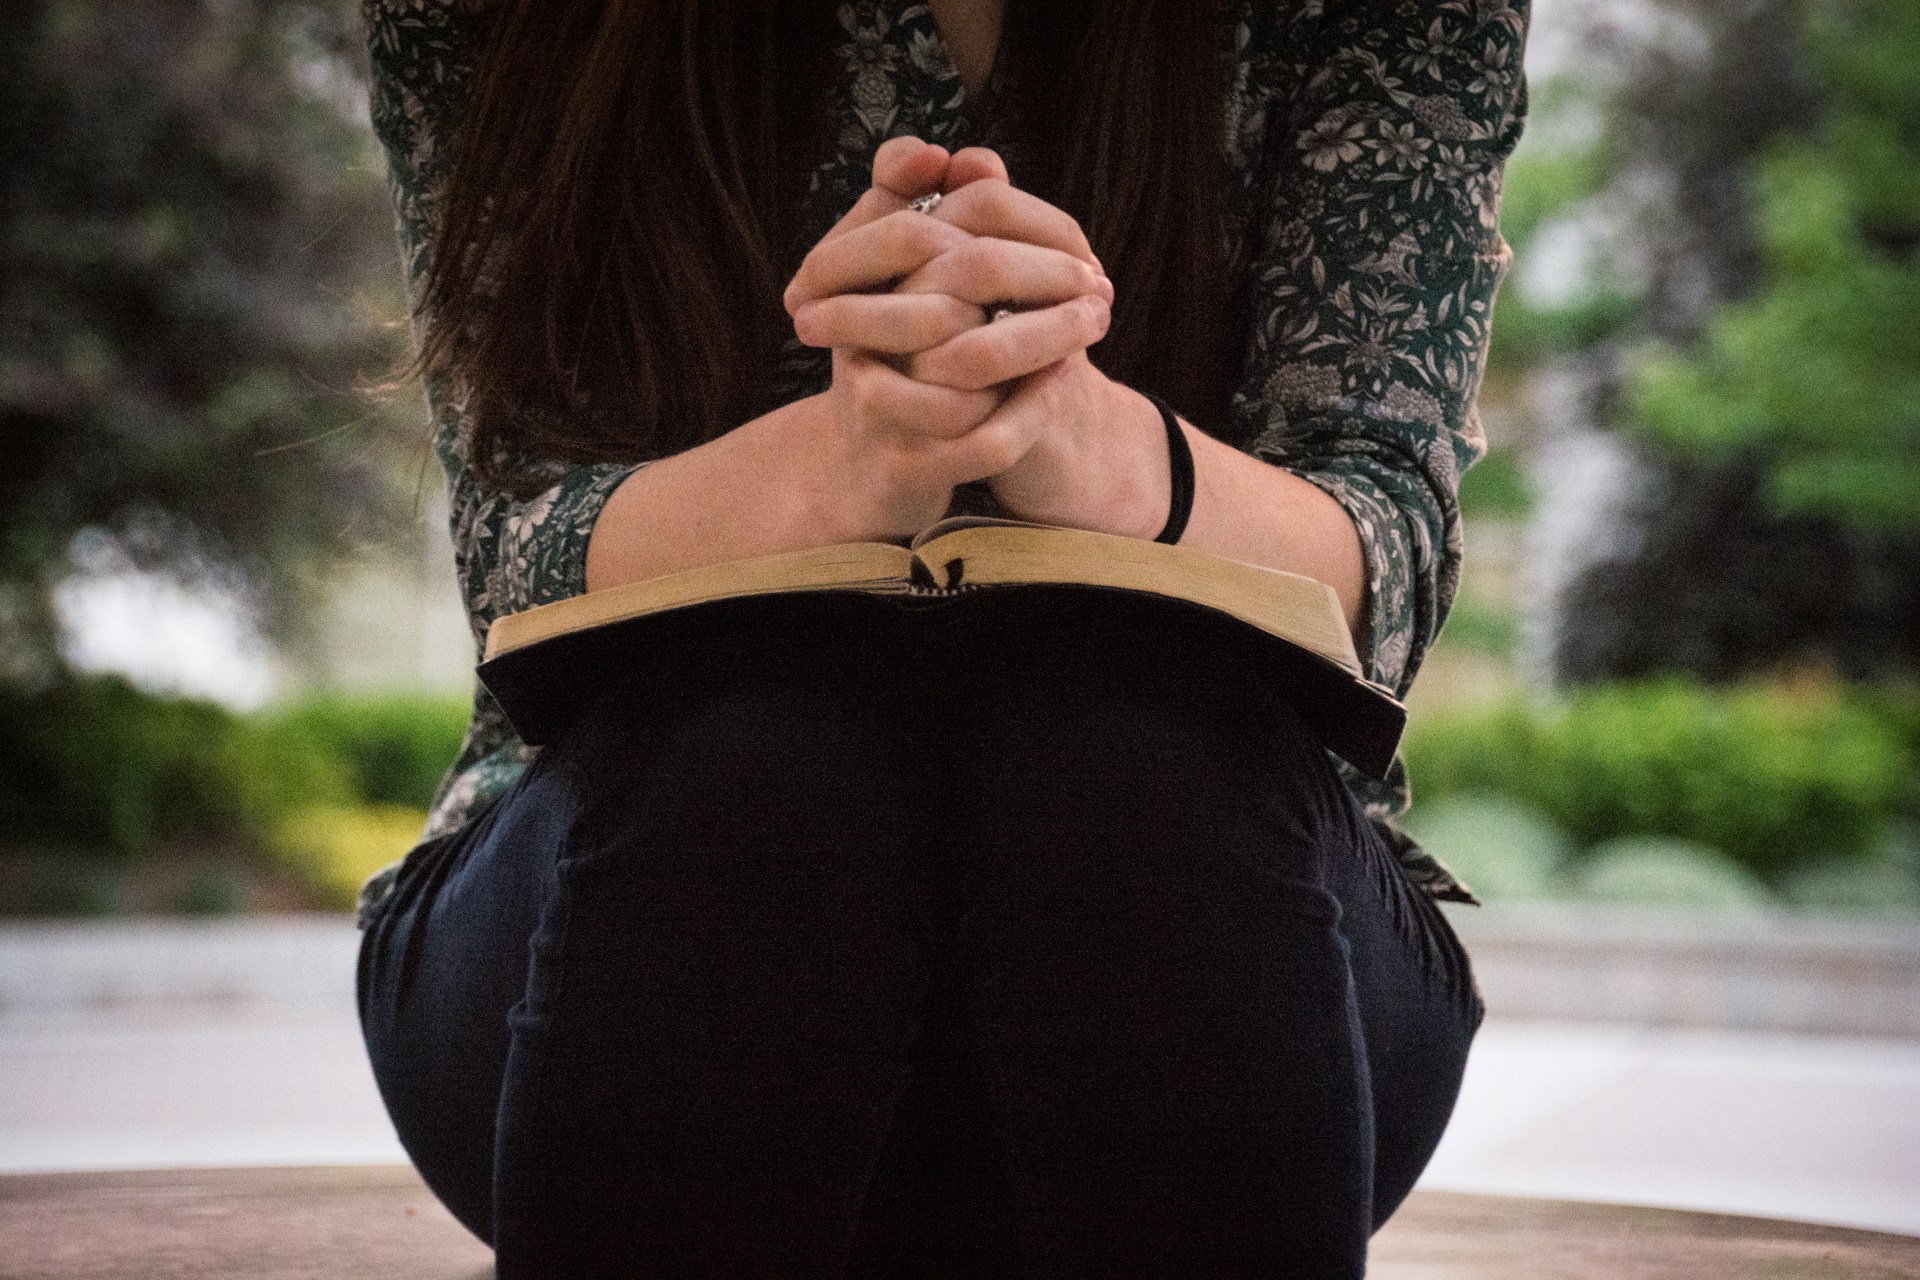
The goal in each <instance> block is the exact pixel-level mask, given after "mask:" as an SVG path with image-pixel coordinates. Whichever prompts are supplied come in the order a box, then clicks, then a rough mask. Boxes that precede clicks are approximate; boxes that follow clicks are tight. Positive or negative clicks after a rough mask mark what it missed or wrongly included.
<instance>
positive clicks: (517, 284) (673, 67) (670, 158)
mask: <svg viewBox="0 0 1920 1280" xmlns="http://www.w3.org/2000/svg"><path fill="white" fill-rule="evenodd" d="M835 8H836V5H835V3H834V0H567V2H565V3H559V4H555V3H553V2H552V0H490V3H488V4H487V5H486V12H487V26H488V30H487V37H486V43H485V46H484V50H483V52H482V54H481V57H480V61H479V63H478V65H477V66H476V68H475V70H474V77H473V82H472V86H471V95H472V96H471V98H470V100H469V103H468V108H467V112H466V118H465V123H464V124H463V125H462V127H461V131H460V136H459V137H458V138H457V139H456V140H455V142H454V149H453V152H452V165H451V172H450V175H449V178H448V181H447V184H446V187H445V190H444V191H443V192H442V193H441V203H440V215H439V216H440V223H439V227H438V239H437V246H438V247H437V252H436V255H435V258H434V261H433V263H432V265H431V269H430V271H429V274H428V277H427V281H426V288H425V290H424V293H423V297H422V301H421V306H422V309H423V311H424V312H425V313H426V314H428V315H430V316H431V317H432V320H433V323H432V324H431V325H430V326H429V328H428V331H427V337H426V342H425V344H424V346H423V349H422V352H421V356H420V366H421V368H422V369H423V370H425V371H426V372H428V373H429V374H433V375H446V376H449V377H450V378H451V380H452V382H453V383H454V384H455V385H457V387H458V389H459V394H461V395H462V396H464V398H465V401H466V407H467V411H468V416H469V421H470V422H471V423H472V426H473V431H474V437H473V441H472V461H473V465H474V467H475V469H476V470H477V471H478V473H479V474H480V475H481V476H482V478H483V479H485V480H487V481H489V482H490V483H493V484H496V485H500V486H502V487H506V488H509V489H512V488H518V487H521V486H522V485H524V484H525V483H526V482H525V481H524V480H523V479H521V477H520V476H519V474H518V470H517V467H516V464H517V462H519V461H520V460H533V459H560V460H563V461H569V462H598V461H635V460H640V459H644V458H650V457H659V456H664V455H666V454H670V453H673V452H677V451H679V450H681V449H685V448H689V447H691V446H693V445H697V444H701V443H703V442H705V441H707V440H711V439H713V438H714V437H716V436H719V435H721V434H723V433H724V432H726V431H728V430H731V429H732V428H733V427H735V426H737V425H739V424H740V423H742V422H744V421H746V420H748V419H749V418H751V417H754V416H756V415H757V414H759V413H762V412H765V411H766V410H768V409H770V408H772V407H774V406H773V404H772V403H771V400H770V395H771V388H770V375H771V372H772V368H773V363H774V361H773V356H774V354H775V352H776V351H777V350H778V347H779V344H780V342H781V341H782V339H783V338H784V337H785V336H786V334H787V333H788V332H789V327H788V325H789V322H788V320H787V316H786V313H785V311H784V310H783V309H782V307H781V305H780V294H781V291H782V290H783V289H784V287H785V285H786V281H787V280H788V279H789V278H790V277H791V275H792V272H793V271H794V270H795V269H796V268H797V266H798V264H799V260H800V258H801V257H802V256H804V255H805V253H806V251H807V250H808V249H809V248H810V247H811V245H810V244H808V243H805V240H806V238H807V237H806V236H805V235H804V234H803V232H804V230H805V229H804V228H803V227H802V226H801V225H800V219H799V218H798V217H797V214H798V211H799V209H800V207H801V205H802V202H803V198H804V195H805V192H806V189H807V182H808V179H809V176H810V174H811V172H812V170H813V168H814V166H815V165H817V164H818V163H819V162H820V160H821V159H822V158H823V157H824V152H825V146H824V144H825V142H826V140H827V139H828V138H829V137H830V134H829V132H828V131H829V130H830V129H831V128H832V127H833V122H832V121H831V119H830V118H829V104H830V101H831V95H830V92H829V90H830V87H831V84H832V80H833V76H834V74H835V71H836V68H835V66H834V49H833V45H834V42H835V41H836V40H838V39H840V38H841V32H840V29H839V26H838V24H837V23H836V21H835V12H834V11H835ZM1000 47H1001V50H1002V53H1001V55H1000V56H1002V57H1006V58H1008V59H1009V64H1008V67H1007V68H1006V71H1005V83H1006V84H1007V85H1008V89H1007V101H1008V102H1009V103H1011V104H1014V107H1015V110H1014V112H1013V114H1010V115H1009V116H1007V117H1006V119H1005V121H1004V132H1003V134H1002V135H1001V136H1002V137H1003V138H1004V141H1005V145H1006V147H1007V153H1008V157H1009V164H1010V167H1011V169H1012V177H1013V180H1014V182H1015V183H1016V184H1017V185H1020V186H1022V187H1025V188H1027V189H1029V190H1031V191H1033V192H1035V193H1036V194H1038V195H1040V196H1041V197H1042V198H1044V199H1048V200H1050V201H1051V202H1053V203H1055V204H1057V205H1059V206H1060V207H1061V208H1063V209H1065V210H1066V211H1067V212H1068V213H1070V214H1072V215H1073V216H1074V217H1075V218H1077V219H1078V220H1079V221H1080V223H1081V225H1082V227H1083V228H1084V229H1085V230H1086V232H1087V235H1088V238H1089V240H1090V241H1091V242H1092V244H1093V248H1094V252H1095V253H1096V254H1097V255H1099V257H1100V259H1101V261H1102V262H1104V263H1106V264H1107V269H1108V271H1109V273H1111V274H1112V275H1113V276H1114V278H1115V283H1116V285H1118V286H1119V291H1118V297H1117V298H1116V303H1115V314H1114V317H1113V323H1112V326H1111V329H1110V332H1109V336H1108V337H1107V339H1106V340H1105V341H1104V342H1102V343H1101V344H1100V345H1099V346H1098V347H1096V348H1095V349H1094V351H1093V352H1092V356H1093V358H1094V360H1095V362H1096V363H1097V364H1098V365H1099V366H1100V367H1101V368H1102V369H1103V370H1104V371H1105V372H1106V373H1107V374H1109V375H1110V376H1112V377H1115V378H1117V379H1119V380H1121V381H1123V382H1126V383H1128V384H1130V385H1132V386H1136V387H1140V388H1142V389H1146V390H1153V391H1157V392H1159V393H1160V394H1162V395H1164V396H1165V397H1167V399H1168V400H1170V401H1171V402H1172V403H1173V404H1174V405H1175V406H1176V407H1178V408H1179V409H1180V410H1181V411H1182V412H1183V413H1185V414H1187V416H1189V417H1190V418H1192V419H1193V420H1195V421H1196V422H1201V423H1205V422H1217V421H1219V420H1220V415H1221V413H1222V412H1223V410H1224V405H1225V392H1226V378H1227V370H1228V363H1227V351H1226V348H1227V345H1228V344H1227V335H1228V333H1229V332H1230V330H1231V324H1230V319H1229V316H1228V314H1227V313H1228V312H1229V311H1230V310H1231V309H1230V308H1229V307H1227V306H1225V305H1223V304H1224V303H1225V301H1226V299H1225V298H1224V294H1223V290H1224V289H1225V283H1224V272H1223V270H1222V264H1221V262H1220V260H1219V259H1220V248H1221V243H1222V239H1221V211H1222V205H1223V200H1222V195H1221V191H1220V159H1219V157H1220V152H1219V147H1220V130H1221V128H1222V119H1223V117H1222V112H1221V106H1222V96H1221V95H1222V94H1223V93H1224V89H1225V83H1226V82H1225V78H1224V68H1225V50H1226V45H1225V42H1224V41H1223V39H1222V33H1221V27H1220V23H1219V21H1218V17H1217V13H1216V11H1215V9H1214V7H1213V6H1212V5H1209V4H1205V3H1195V2H1194V0H1009V3H1008V5H1007V12H1006V15H1005V17H1004V18H1003V37H1002V41H1001V46H1000ZM996 74H997V75H998V74H999V72H998V70H997V71H996ZM1015 157H1018V159H1017V161H1016V159H1015ZM1176 337H1177V339H1178V341H1175V338H1176Z"/></svg>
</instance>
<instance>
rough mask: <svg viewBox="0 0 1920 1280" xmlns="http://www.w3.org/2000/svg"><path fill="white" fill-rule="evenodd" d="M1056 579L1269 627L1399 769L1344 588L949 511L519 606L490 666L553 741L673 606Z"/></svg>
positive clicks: (942, 591) (1370, 769) (1275, 656)
mask: <svg viewBox="0 0 1920 1280" xmlns="http://www.w3.org/2000/svg"><path fill="white" fill-rule="evenodd" d="M1050 589H1051V590H1072V589H1079V590H1095V591H1103V592H1112V591H1119V592H1136V593H1141V594H1144V595H1147V596H1152V597H1157V598H1159V599H1162V600H1170V601H1178V602H1182V603H1184V604H1185V605H1188V606H1191V607H1196V608H1199V609H1202V610H1206V611H1208V612H1209V613H1211V614H1213V615H1215V616H1217V617H1219V618H1222V619H1231V620H1233V622H1236V623H1238V624H1241V626H1242V627H1243V628H1251V629H1253V631H1254V632H1256V633H1259V634H1260V635H1263V636H1264V637H1266V638H1267V639H1265V640H1263V641H1261V643H1260V644H1259V646H1258V653H1259V656H1260V660H1261V661H1262V662H1263V663H1267V664H1270V665H1271V667H1272V669H1273V670H1274V672H1275V674H1276V675H1278V676H1280V677H1281V678H1283V679H1285V680H1286V681H1287V682H1288V687H1289V688H1290V689H1291V690H1293V691H1295V697H1294V703H1295V706H1296V707H1297V708H1298V709H1299V711H1300V713H1301V716H1302V718H1303V719H1304V720H1305V721H1306V722H1307V724H1308V725H1310V726H1311V727H1312V728H1313V730H1314V732H1315V733H1316V734H1317V735H1318V736H1319V738H1320V741H1321V742H1322V744H1323V745H1325V746H1326V747H1327V748H1328V749H1329V750H1331V751H1333V752H1334V753H1335V754H1337V755H1339V756H1341V757H1342V758H1343V759H1345V760H1346V761H1347V762H1348V763H1350V764H1352V765H1353V766H1354V767H1355V768H1357V769H1359V770H1361V771H1362V772H1364V773H1367V774H1370V775H1372V776H1374V777H1381V776H1384V774H1385V773H1386V770H1387V766H1388V764H1389V763H1390V762H1391V761H1392V759H1393V753H1394V750H1395V748H1396V747H1397V746H1398V744H1399V740H1400V733H1401V730H1402V729H1403V728H1404V727H1405V725H1406V714H1407V713H1406V708H1405V706H1403V705H1402V704H1401V703H1400V702H1399V700H1398V699H1396V698H1395V697H1394V696H1393V693H1392V691H1391V690H1389V689H1386V688H1383V687H1382V686H1380V685H1377V684H1374V683H1372V682H1370V681H1368V680H1367V679H1366V678H1365V676H1364V675H1363V674H1362V671H1361V667H1360V661H1359V658H1358V657H1357V656H1356V655H1355V653H1354V648H1353V640H1352V638H1351V637H1350V636H1349V634H1348V632H1347V626H1346V621H1345V619H1344V618H1343V617H1342V615H1341V610H1340V602H1339V597H1338V596H1337V595H1335V593H1334V591H1333V588H1331V587H1329V586H1327V585H1326V584H1325V583H1322V582H1318V581H1316V580H1314V579H1312V578H1308V577H1303V576H1301V575H1300V574H1295V573H1283V572H1281V571H1279V570H1277V569H1267V568H1263V567H1260V566H1257V565H1250V564H1243V563H1241V562H1239V561H1236V560H1227V559H1223V558H1221V557H1219V556H1213V555H1208V554H1206V553H1205V552H1200V551H1195V550H1193V549H1192V548H1190V547H1181V546H1177V545H1176V546H1168V545H1165V544H1163V543H1158V542H1149V541H1146V540H1145V539H1141V538H1123V537H1116V536H1114V535H1111V534H1104V533H1091V532H1088V531H1086V530H1082V529H1063V528H1057V527H1054V526H1050V525H1036V524H1026V523H1022V522H1018V521H1012V520H997V519H990V518H986V517H979V516H960V517H955V518H952V519H948V520H942V521H941V522H940V523H938V524H936V525H933V526H932V527H931V528H929V529H927V530H926V531H925V532H923V533H922V534H920V536H918V537H917V538H915V539H914V540H913V541H912V542H911V543H910V544H908V545H906V546H901V545H899V544H897V543H889V542H854V543H843V544H840V545H836V546H830V547H816V548H812V549H809V550H806V551H794V552H788V553H786V554H783V555H773V556H762V557H758V558H756V559H752V560H737V561H731V562H729V563H725V564H716V565H708V566H705V567H703V568H699V569H689V570H686V571H685V572H682V573H674V574H668V575H666V576H664V577H659V578H652V579H649V580H647V581H644V582H635V583H630V584H628V585H626V586H621V587H614V588H611V589H609V590H605V591H593V592H588V593H587V594H586V595H582V596H575V597H573V598H572V599H570V600H562V601H559V602H557V603H554V604H548V605H540V606H538V607H537V608H533V609H528V610H526V611H525V612H522V613H516V614H511V615H509V616H507V617H504V618H501V619H499V620H498V621H496V622H495V623H494V624H493V626H492V628H491V629H490V630H489V631H488V633H487V648H486V658H485V661H483V662H482V663H481V665H480V668H479V675H480V679H481V681H482V682H483V683H484V684H485V685H486V687H487V689H488V691H489V692H490V693H492V694H493V696H494V698H495V700H496V701H497V702H499V704H500V706H501V709H502V710H503V711H505V712H506V714H507V718H508V720H509V721H511V722H512V724H513V726H514V729H515V731H516V732H518V733H519V735H520V737H521V739H522V740H523V741H525V742H528V743H530V744H533V745H539V744H540V743H542V742H544V741H546V740H547V739H548V738H550V737H551V736H552V735H553V734H555V733H557V732H558V731H559V729H560V727H561V726H562V725H564V724H565V722H566V720H567V719H568V718H569V717H570V716H571V714H572V713H573V711H574V710H576V709H577V708H578V706H579V704H580V702H581V701H582V699H583V698H584V697H585V694H586V691H587V686H586V685H585V684H583V682H582V681H581V680H580V679H579V678H578V677H579V672H580V671H581V670H583V669H590V667H586V668H583V665H582V664H583V661H586V662H590V661H591V660H592V658H593V657H594V656H595V655H597V654H601V653H605V652H607V649H606V646H607V645H608V644H610V643H616V642H618V640H619V639H620V638H621V635H622V633H623V632H624V631H625V630H626V629H629V628H635V627H640V626H644V625H645V620H646V619H649V618H654V617H658V616H659V615H662V614H667V613H678V612H682V611H687V610H697V609H700V608H702V607H704V606H713V605H717V604H719V603H721V602H725V601H738V600H746V599H750V598H754V597H766V596H781V595H795V594H805V595H813V594H817V593H824V592H856V593H859V594H862V595H867V596H875V597H895V598H898V599H900V600H903V601H913V602H938V601H940V600H943V599H944V600H950V601H954V602H962V601H964V600H966V599H968V598H969V597H975V596H977V595H978V594H979V593H981V592H999V591H1002V590H1050ZM1065 599H1070V597H1068V596H1063V600H1065Z"/></svg>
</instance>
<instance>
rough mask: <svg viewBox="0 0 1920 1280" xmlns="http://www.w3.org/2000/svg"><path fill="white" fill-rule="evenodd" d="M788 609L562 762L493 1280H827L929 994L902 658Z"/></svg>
mask: <svg viewBox="0 0 1920 1280" xmlns="http://www.w3.org/2000/svg"><path fill="white" fill-rule="evenodd" d="M804 612H805V611H796V618H795V626H794V627H792V628H788V629H786V630H783V631H781V632H779V633H776V634H771V635H762V636H756V637H749V638H747V640H746V641H745V642H743V643H740V644H730V645H727V646H723V647H722V648H721V649H719V650H713V649H709V650H707V651H705V652H703V654H702V655H701V659H702V660H701V662H700V664H699V665H698V667H697V668H695V669H687V668H682V669H679V670H676V671H674V672H672V673H668V672H665V671H663V670H659V669H654V670H649V671H648V672H647V673H646V674H645V675H644V677H641V678H637V679H635V680H633V681H630V682H627V683H624V684H623V685H622V686H621V688H620V689H619V690H618V691H617V692H615V693H613V694H611V695H609V696H608V697H606V698H604V699H602V700H600V701H599V703H598V704H597V705H596V707H595V708H594V709H593V711H592V712H591V714H589V715H588V716H587V717H585V718H584V720H583V721H582V723H581V724H580V725H579V726H576V728H575V729H574V730H573V731H572V732H570V734H569V737H568V739H567V741H566V742H565V743H563V744H558V746H557V751H556V755H555V758H554V766H553V767H554V768H556V769H563V770H566V771H568V772H570V773H573V774H575V775H577V776H578V777H580V778H582V779H583V781H582V782H581V783H580V784H579V786H580V791H581V793H582V796H583V804H582V807H581V816H580V826H579V833H578V837H577V839H576V840H575V841H574V842H573V844H572V851H571V852H570V854H569V856H567V857H566V858H564V859H562V860H561V862H560V864H559V868H558V884H557V887H556V889H555V891H554V893H553V895H552V897H551V899H550V901H549V903H548V906H547V909H546V911H545V913H544V914H543V916H542V919H541V921H540V924H539V928H538V930H537V931H536V933H535V934H534V938H533V942H532V947H531V950H532V954H533V964H532V969H531V971H530V973H529V976H528V979H527V984H526V992H525V998H524V999H523V1000H522V1001H521V1002H520V1004H519V1005H518V1006H516V1008H515V1009H514V1012H513V1015H512V1018H511V1027H512V1045H511V1048H510V1050H509V1052H508V1057H507V1070H506V1077H505V1081H504V1084H503V1086H502V1091H501V1098H500V1132H499V1137H498V1143H497V1163H496V1169H495V1196H496V1214H497V1224H496V1232H495V1235H496V1248H497V1250H498V1263H499V1272H500V1275H501V1276H502V1277H503V1278H504V1277H513V1276H520V1275H554V1274H645V1275H686V1276H693V1275H759V1274H768V1275H774V1274H778V1275H793V1276H803V1275H837V1274H838V1273H839V1272H840V1271H841V1270H842V1269H844V1267H845V1265H846V1261H847V1257H848V1253H849V1251H850V1249H851V1247H852V1241H853V1238H854V1233H855V1229H856V1226H857V1223H858V1219H859V1213H860V1205H861V1200H862V1197H863V1194H864V1192H865V1189H866V1186H867V1183H868V1181H869V1178H870V1176H871V1174H872V1170H873V1168H874V1165H875V1163H876V1162H877V1160H878V1158H879V1154H880V1150H881V1147H882V1145H883V1143H884V1140H885V1137H886V1134H887V1131H888V1128H889V1125H890V1122H891V1120H892V1116H893V1110H894V1106H895V1102H896V1100H897V1098H898V1096H899V1093H900V1091H901V1089H902V1087H903V1085H904V1083H905V1081H906V1079H907V1077H908V1074H909V1070H910V1068H909V1055H910V1049H911V1045H912V1041H913V1038H914V1034H915V1030H916V1027H917V1024H918V1020H919V1017H920V1010H921V1004H922V1001H923V999H924V994H925V986H926V954H925V951H926V946H927V941H926V921H925V914H926V904H925V888H924V872H925V861H926V850H925V836H924V833H925V831H926V830H927V829H928V823H929V813H928V809H927V805H926V803H925V795H924V791H923V789H922V788H923V780H922V778H921V776H920V772H919V769H920V762H919V761H918V760H917V759H916V758H915V757H916V753H917V750H918V745H919V744H918V741H917V739H915V738H914V737H913V735H912V733H911V731H910V729H909V727H908V720H907V718H905V717H903V715H902V710H901V705H900V702H901V699H900V695H899V692H898V690H897V688H896V687H895V684H894V682H895V680H896V679H897V678H898V677H899V672H900V671H901V670H903V669H907V668H911V666H912V660H911V655H910V654H908V653H904V652H901V651H900V650H899V649H898V647H897V646H896V644H895V643H893V641H896V640H897V639H898V637H897V636H894V635H892V634H891V633H890V632H889V631H887V630H886V629H885V618H884V617H869V618H867V619H864V620H856V619H849V620H848V626H847V627H846V628H844V629H842V628H839V627H837V626H826V625H825V624H824V622H823V620H822V619H819V618H813V619H811V620H806V619H802V618H800V617H799V614H801V613H804ZM800 630H805V631H806V632H807V635H808V637H809V638H808V639H806V641H805V642H804V643H803V642H802V636H801V634H800ZM822 635H824V636H826V637H827V640H829V641H830V642H819V641H821V637H822ZM608 760H616V761H618V765H617V767H613V766H609V765H608V764H607V761H608Z"/></svg>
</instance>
